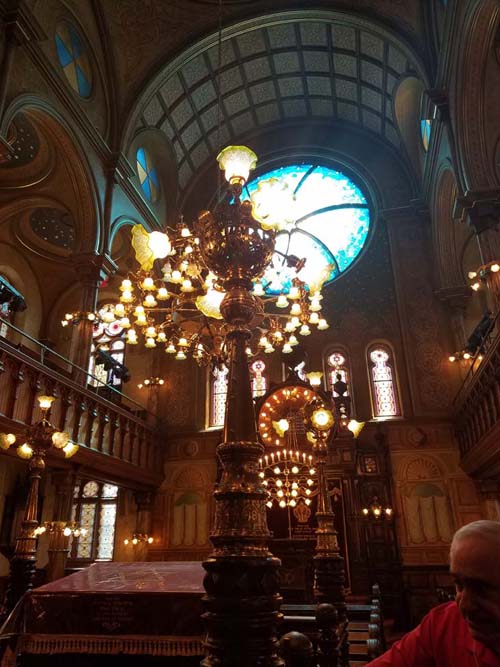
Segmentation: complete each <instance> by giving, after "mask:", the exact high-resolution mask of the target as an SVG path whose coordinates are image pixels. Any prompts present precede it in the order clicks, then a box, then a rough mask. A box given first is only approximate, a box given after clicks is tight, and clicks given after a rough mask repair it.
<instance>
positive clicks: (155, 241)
mask: <svg viewBox="0 0 500 667" xmlns="http://www.w3.org/2000/svg"><path fill="white" fill-rule="evenodd" d="M148 245H149V249H150V250H151V252H152V253H153V255H154V258H155V259H163V258H164V257H166V256H167V255H169V254H170V252H171V250H172V246H171V245H170V241H169V238H168V236H167V235H166V234H164V233H163V232H151V233H150V235H149V241H148Z"/></svg>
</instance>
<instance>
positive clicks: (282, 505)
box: [280, 500, 286, 508]
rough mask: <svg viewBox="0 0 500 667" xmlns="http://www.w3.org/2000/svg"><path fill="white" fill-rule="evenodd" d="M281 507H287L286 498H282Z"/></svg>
mask: <svg viewBox="0 0 500 667" xmlns="http://www.w3.org/2000/svg"><path fill="white" fill-rule="evenodd" d="M280 507H281V508H284V507H286V502H285V501H284V500H280Z"/></svg>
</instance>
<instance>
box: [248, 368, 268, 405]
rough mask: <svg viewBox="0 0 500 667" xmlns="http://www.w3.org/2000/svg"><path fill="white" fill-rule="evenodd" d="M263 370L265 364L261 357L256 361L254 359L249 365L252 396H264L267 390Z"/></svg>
mask: <svg viewBox="0 0 500 667" xmlns="http://www.w3.org/2000/svg"><path fill="white" fill-rule="evenodd" d="M265 370H266V364H265V363H264V362H263V361H262V360H261V359H257V361H254V362H253V363H252V364H251V366H250V372H251V376H252V379H251V382H252V396H253V397H254V398H258V397H259V396H264V394H265V393H266V391H267V379H266V376H265V375H264V373H265Z"/></svg>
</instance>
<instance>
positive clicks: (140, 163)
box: [136, 148, 160, 204]
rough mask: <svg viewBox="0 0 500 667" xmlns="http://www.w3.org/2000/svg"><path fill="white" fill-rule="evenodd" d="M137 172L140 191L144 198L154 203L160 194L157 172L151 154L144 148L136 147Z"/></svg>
mask: <svg viewBox="0 0 500 667" xmlns="http://www.w3.org/2000/svg"><path fill="white" fill-rule="evenodd" d="M136 160H137V165H136V166H137V174H138V176H139V181H140V183H141V188H142V191H143V192H144V195H145V196H146V199H147V200H148V201H150V202H151V203H152V204H154V203H155V202H156V201H158V198H159V196H160V183H159V181H158V174H157V173H156V169H155V167H154V166H153V163H152V161H151V156H150V155H149V153H148V152H147V150H146V149H145V148H139V149H137V155H136Z"/></svg>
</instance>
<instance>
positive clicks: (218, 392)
mask: <svg viewBox="0 0 500 667" xmlns="http://www.w3.org/2000/svg"><path fill="white" fill-rule="evenodd" d="M228 370H229V369H228V368H227V366H224V365H222V366H216V367H215V368H214V369H213V371H212V373H211V378H210V419H209V426H211V427H217V426H223V425H224V416H225V413H226V396H227V375H228Z"/></svg>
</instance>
